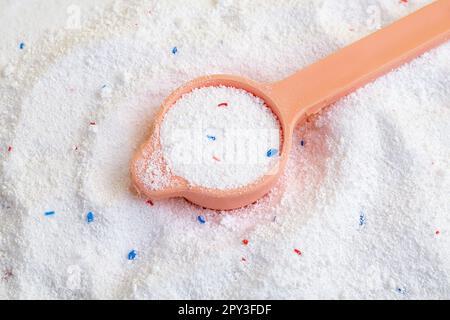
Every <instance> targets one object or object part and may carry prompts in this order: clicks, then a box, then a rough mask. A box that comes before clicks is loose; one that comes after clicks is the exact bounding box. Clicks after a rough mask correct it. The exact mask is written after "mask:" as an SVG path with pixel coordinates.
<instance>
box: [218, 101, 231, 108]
mask: <svg viewBox="0 0 450 320" xmlns="http://www.w3.org/2000/svg"><path fill="white" fill-rule="evenodd" d="M217 106H218V107H228V103H226V102H222V103H219V104H218V105H217Z"/></svg>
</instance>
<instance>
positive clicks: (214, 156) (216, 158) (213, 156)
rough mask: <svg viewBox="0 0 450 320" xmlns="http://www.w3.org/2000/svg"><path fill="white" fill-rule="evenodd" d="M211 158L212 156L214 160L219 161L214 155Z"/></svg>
mask: <svg viewBox="0 0 450 320" xmlns="http://www.w3.org/2000/svg"><path fill="white" fill-rule="evenodd" d="M212 158H213V159H214V160H216V161H220V159H219V158H217V157H216V156H213V157H212Z"/></svg>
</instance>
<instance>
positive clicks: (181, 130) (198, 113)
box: [160, 87, 280, 189]
mask: <svg viewBox="0 0 450 320" xmlns="http://www.w3.org/2000/svg"><path fill="white" fill-rule="evenodd" d="M160 137H161V138H160V139H161V146H162V148H163V153H164V159H165V160H166V161H167V162H168V164H169V167H170V169H171V172H173V174H175V175H177V176H180V177H183V178H185V179H186V180H187V181H188V182H189V183H190V184H192V185H197V186H202V187H207V188H216V189H232V188H238V187H242V186H246V185H249V184H251V183H254V182H256V181H257V180H258V179H260V178H261V177H263V176H264V175H266V174H269V173H270V172H271V169H274V166H275V165H276V163H277V160H278V150H279V148H280V127H279V124H278V120H277V119H276V116H275V115H274V114H273V113H272V111H271V110H270V109H269V108H268V107H267V106H266V104H265V103H264V101H263V100H262V99H261V98H258V97H255V96H254V95H252V94H250V93H248V92H246V91H244V90H242V89H236V88H231V87H206V88H201V89H194V90H193V91H192V92H190V93H187V94H185V95H183V96H182V97H181V98H180V99H179V100H177V101H176V103H175V104H174V105H173V106H172V107H171V108H170V109H169V110H168V111H167V113H166V114H165V115H164V119H163V123H162V125H161V132H160ZM269 150H272V151H273V153H274V154H273V155H271V154H270V151H269ZM274 150H275V151H274ZM268 152H269V156H268V155H267V154H268Z"/></svg>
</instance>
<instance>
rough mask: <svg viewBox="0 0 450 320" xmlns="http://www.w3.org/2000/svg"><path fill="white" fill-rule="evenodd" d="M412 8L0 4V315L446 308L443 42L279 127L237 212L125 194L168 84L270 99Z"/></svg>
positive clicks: (447, 151) (350, 3)
mask: <svg viewBox="0 0 450 320" xmlns="http://www.w3.org/2000/svg"><path fill="white" fill-rule="evenodd" d="M429 2H430V1H413V0H410V1H408V2H407V3H404V2H401V1H393V0H360V1H354V0H298V1H292V0H282V1H277V3H276V4H275V3H274V1H271V0H266V1H258V5H257V6H255V4H254V2H253V1H230V0H227V1H222V0H215V1H209V0H205V1H200V0H199V1H190V2H189V6H188V5H180V2H178V1H140V0H129V1H128V0H127V1H113V0H111V1H110V0H96V1H90V0H77V1H76V0H59V1H40V0H28V1H0V48H1V49H0V70H1V72H0V298H22V299H33V298H34V299H44V298H48V299H57V298H60V299H82V298H85V299H89V298H91V299H106V298H113V299H114V298H115V299H160V298H172V299H176V298H178V299H181V298H190V299H201V298H216V299H217V298H222V299H239V298H242V299H246V298H252V299H264V298H277V299H283V298H286V299H295V298H299V299H301V298H306V299H313V298H323V299H325V298H329V299H339V298H345V299H350V298H356V299H383V298H384V299H424V298H429V299H445V298H448V297H450V250H449V249H448V248H449V247H450V214H449V213H450V202H449V197H448V195H449V194H450V172H449V168H450V144H449V143H448V141H449V137H450V86H449V81H448V80H449V78H450V44H449V43H446V44H444V45H442V46H440V47H438V48H436V49H435V50H432V51H430V52H428V53H426V54H424V55H423V56H421V57H419V58H418V59H416V60H414V61H413V62H411V63H410V64H407V65H405V66H403V67H401V68H400V69H398V70H395V71H393V72H391V73H389V74H387V75H386V76H384V77H382V78H380V79H378V80H377V81H375V82H374V83H372V84H370V85H367V86H366V87H364V88H362V89H360V90H358V91H357V92H355V93H353V94H351V95H349V96H348V97H346V98H344V99H342V100H340V101H339V102H338V103H336V104H335V105H333V106H330V107H329V108H327V109H325V110H323V111H322V112H321V113H320V114H319V115H317V116H315V117H313V118H311V119H310V121H309V122H307V123H305V124H303V125H301V126H298V127H297V128H296V130H295V131H294V137H293V145H292V151H291V154H290V156H289V160H288V163H287V167H286V170H285V175H284V176H283V177H282V179H281V181H280V183H279V184H278V185H277V186H276V187H275V188H274V189H273V191H272V192H271V193H270V194H268V195H267V196H266V197H264V198H262V199H261V200H259V201H258V202H257V203H256V204H254V205H251V206H248V207H246V208H242V209H239V210H233V211H231V212H220V211H219V212H217V211H212V210H204V209H202V208H199V207H197V206H194V205H192V204H190V203H188V202H187V201H185V200H183V199H171V200H167V201H159V202H155V203H154V205H153V206H152V205H151V204H149V203H146V202H145V201H143V199H140V198H138V197H137V196H136V195H134V194H133V192H131V191H130V184H131V181H130V173H129V165H130V161H131V158H132V157H133V155H134V153H135V151H136V149H137V148H138V147H139V146H140V145H141V144H142V143H143V142H144V141H145V140H146V139H147V138H148V134H149V131H150V130H149V129H150V126H151V124H152V122H153V119H154V116H155V114H156V112H157V111H158V108H159V106H160V105H161V103H162V101H163V100H164V98H165V97H166V96H167V95H169V94H170V93H171V92H172V91H173V90H174V89H175V88H177V87H179V86H181V85H182V84H183V83H185V82H186V81H189V80H191V79H193V78H196V77H198V76H202V75H205V74H211V73H225V74H236V75H241V76H244V77H248V78H251V79H254V80H256V81H260V82H273V81H277V80H280V79H282V78H284V77H286V76H288V75H290V74H292V73H293V72H295V71H296V70H297V69H299V68H302V67H305V66H307V65H309V64H311V63H313V62H314V61H317V60H318V59H321V58H323V57H325V56H326V55H328V54H331V53H332V52H334V51H336V50H337V49H339V48H341V47H342V46H344V45H347V44H349V43H351V42H353V41H356V40H358V39H359V38H361V37H363V36H365V35H367V34H369V33H371V32H373V31H375V30H376V28H377V27H378V26H384V25H387V24H389V23H391V22H392V21H394V20H396V19H399V18H401V17H403V16H405V15H406V14H408V13H410V12H412V11H415V10H417V9H418V8H420V7H421V6H423V5H425V4H426V3H429ZM73 5H75V6H78V9H79V12H80V15H79V17H80V19H81V21H80V27H79V28H78V29H77V28H69V29H67V28H66V21H67V20H68V16H70V17H71V19H69V20H70V21H72V22H73V21H76V17H77V15H76V12H77V10H75V9H76V8H75V7H73ZM69 7H71V10H69V11H67V9H68V8H69ZM49 13H51V18H52V20H51V19H49ZM21 42H24V43H25V47H24V49H20V43H21ZM174 47H177V50H173V48H174ZM173 51H176V53H175V54H174V53H173ZM105 85H106V86H105ZM51 211H54V214H48V215H45V212H51ZM89 212H92V215H93V220H92V215H89V214H88V213H89ZM199 216H202V218H200V219H199V218H198V217H199ZM201 221H205V223H201ZM243 240H248V242H244V241H243ZM245 243H246V244H245ZM133 250H134V251H133ZM296 250H298V251H296Z"/></svg>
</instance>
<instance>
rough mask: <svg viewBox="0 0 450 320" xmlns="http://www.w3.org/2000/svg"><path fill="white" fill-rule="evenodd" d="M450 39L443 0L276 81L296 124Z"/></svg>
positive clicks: (448, 4) (286, 114) (449, 8)
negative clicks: (306, 116) (302, 118)
mask: <svg viewBox="0 0 450 320" xmlns="http://www.w3.org/2000/svg"><path fill="white" fill-rule="evenodd" d="M449 38H450V0H438V1H435V2H433V3H432V4H430V5H427V6H425V7H424V8H422V9H420V10H418V11H416V12H414V13H412V14H410V15H408V16H407V17H405V18H402V19H400V20H398V21H396V22H394V23H393V24H391V25H389V26H387V27H385V28H383V29H381V30H379V31H377V32H375V33H373V34H371V35H369V36H367V37H365V38H363V39H361V40H359V41H357V42H355V43H353V44H351V45H349V46H347V47H345V48H343V49H340V50H339V51H337V52H336V53H334V54H332V55H330V56H328V57H326V58H324V59H322V60H320V61H318V62H316V63H314V64H312V65H310V66H308V67H306V68H305V69H302V70H300V71H298V72H297V73H295V74H293V75H291V76H289V77H288V78H286V79H284V80H281V81H279V82H276V83H273V84H271V85H270V91H271V96H272V97H274V99H275V101H276V102H277V104H278V105H279V106H280V108H281V112H282V117H283V118H284V119H285V120H287V121H288V123H290V124H292V127H293V126H294V125H295V123H296V122H297V121H298V120H299V119H300V117H301V116H303V115H305V114H306V115H310V114H313V113H316V112H318V111H319V110H320V109H321V108H322V107H324V106H327V105H329V104H331V103H333V102H335V101H336V100H338V99H339V98H341V97H343V96H345V95H347V94H348V93H350V92H352V91H354V90H356V89H357V88H359V87H361V86H363V85H365V84H366V83H368V82H370V81H372V80H374V79H375V78H377V77H379V76H381V75H383V74H385V73H386V72H389V71H391V70H392V69H394V68H396V67H398V66H400V65H401V64H403V63H405V62H407V61H409V60H411V59H413V58H415V57H417V56H419V55H420V54H422V53H424V52H425V51H427V50H429V49H431V48H433V47H435V46H437V45H439V44H440V43H443V42H444V41H446V40H448V39H449Z"/></svg>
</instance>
